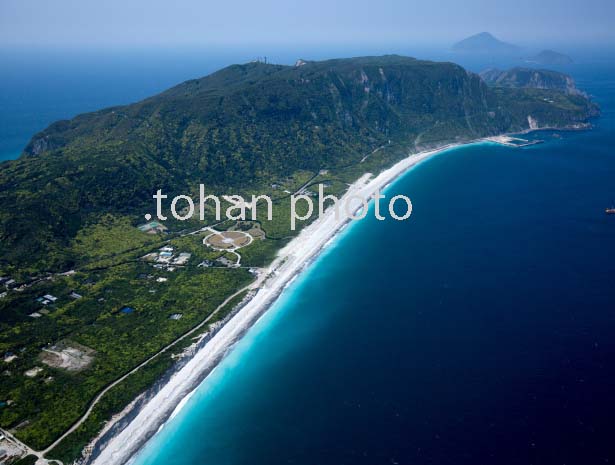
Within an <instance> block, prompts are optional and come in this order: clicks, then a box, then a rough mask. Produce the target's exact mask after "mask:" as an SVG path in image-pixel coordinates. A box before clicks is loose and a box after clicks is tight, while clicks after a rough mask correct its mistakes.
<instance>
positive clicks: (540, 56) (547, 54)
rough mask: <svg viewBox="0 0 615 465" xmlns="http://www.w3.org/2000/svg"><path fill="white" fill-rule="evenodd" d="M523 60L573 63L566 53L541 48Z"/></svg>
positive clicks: (542, 63)
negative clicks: (538, 51)
mask: <svg viewBox="0 0 615 465" xmlns="http://www.w3.org/2000/svg"><path fill="white" fill-rule="evenodd" d="M525 61H526V62H528V63H536V64H539V65H569V64H572V63H574V62H573V61H572V58H570V57H569V56H568V55H564V54H563V53H559V52H555V51H553V50H543V51H542V52H540V53H537V54H536V55H534V56H531V57H528V58H526V60H525Z"/></svg>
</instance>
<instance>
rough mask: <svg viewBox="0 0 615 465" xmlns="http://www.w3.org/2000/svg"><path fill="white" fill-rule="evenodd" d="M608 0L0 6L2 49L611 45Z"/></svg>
mask: <svg viewBox="0 0 615 465" xmlns="http://www.w3.org/2000/svg"><path fill="white" fill-rule="evenodd" d="M614 25H615V0H584V1H582V2H579V1H578V0H513V1H511V0H436V1H434V0H425V1H421V2H416V1H411V0H310V1H302V2H297V1H292V0H287V1H282V0H218V1H209V0H205V1H203V0H202V1H197V0H175V1H174V0H98V1H92V0H0V46H7V45H12V44H28V45H62V46H64V45H72V46H92V45H93V46H117V45H128V46H131V45H132V46H142V45H163V44H164V45H169V46H174V45H186V44H190V45H205V44H238V45H245V44H255V43H275V44H285V45H286V44H287V45H292V44H293V43H302V44H333V43H335V44H344V43H370V42H371V43H402V42H410V41H411V42H413V43H416V44H429V43H434V44H444V43H450V42H453V41H456V40H458V39H461V38H463V37H465V36H467V35H470V34H473V33H476V32H481V31H490V32H492V33H494V34H495V35H496V36H497V37H499V38H501V39H502V40H508V41H514V42H517V43H520V44H532V43H535V42H538V41H540V42H542V43H544V44H545V45H548V44H549V43H553V44H557V43H562V42H563V43H566V42H567V43H572V42H583V43H592V42H599V41H607V42H610V43H615V27H614Z"/></svg>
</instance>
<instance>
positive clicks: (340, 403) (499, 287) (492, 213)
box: [1, 61, 615, 465]
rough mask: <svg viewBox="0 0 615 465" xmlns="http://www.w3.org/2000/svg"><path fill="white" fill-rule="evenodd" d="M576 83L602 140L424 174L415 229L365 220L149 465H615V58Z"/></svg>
mask: <svg viewBox="0 0 615 465" xmlns="http://www.w3.org/2000/svg"><path fill="white" fill-rule="evenodd" d="M477 66H478V65H477ZM184 71H185V72H186V73H187V72H188V71H190V70H184ZM570 72H571V73H572V74H573V75H574V77H575V78H576V79H577V82H578V84H579V86H580V87H581V88H583V89H584V90H586V91H587V92H589V93H590V94H592V95H593V96H594V98H595V100H596V101H597V102H598V103H599V104H600V105H601V107H602V111H603V115H602V117H601V118H600V119H598V120H597V121H595V128H594V129H593V130H591V131H584V132H555V133H554V132H545V133H537V134H535V135H534V136H533V137H537V138H540V139H543V140H545V143H544V144H541V145H535V146H532V147H528V148H524V149H512V148H506V147H501V146H496V145H492V144H486V143H483V144H476V145H471V146H466V147H463V148H459V149H454V150H450V151H448V152H445V153H444V154H441V155H439V156H437V157H434V158H432V159H430V160H428V161H426V162H424V163H422V164H420V165H418V166H417V167H416V168H414V169H413V170H411V171H410V172H408V173H407V174H406V175H405V176H404V177H403V178H401V179H399V180H398V181H397V182H395V183H394V184H392V185H391V186H390V187H389V188H388V190H387V192H386V194H387V196H388V197H390V196H392V195H395V194H405V195H407V196H409V197H410V198H411V199H412V201H413V206H414V210H413V214H412V216H411V218H410V219H409V220H408V221H405V222H397V221H393V220H389V221H386V222H378V221H376V220H374V219H373V216H372V215H368V216H367V218H366V219H365V220H363V221H357V222H354V223H353V224H352V225H351V226H350V227H348V228H346V229H345V230H344V232H343V233H342V235H341V236H340V237H339V238H338V239H337V240H336V241H335V242H334V243H333V244H332V245H331V246H329V247H328V248H327V249H326V251H325V252H324V253H323V254H322V255H321V256H320V258H319V259H318V260H316V261H315V262H314V263H313V264H312V265H311V266H310V267H309V269H308V270H307V271H306V272H305V273H303V274H302V275H301V276H300V277H299V278H298V279H297V280H295V281H294V282H293V284H292V285H291V286H290V287H289V288H287V290H286V291H285V292H284V293H283V295H282V296H281V298H280V299H279V300H278V301H277V302H276V304H274V306H273V308H272V309H271V310H270V311H269V312H268V313H267V314H266V315H265V316H264V317H263V318H262V319H261V320H260V321H259V322H258V323H257V324H256V325H255V326H254V327H253V328H252V329H251V330H250V331H249V332H248V334H247V335H246V337H245V338H244V339H242V340H241V341H240V342H239V343H238V344H237V345H236V346H235V347H234V349H233V350H232V351H231V352H230V353H229V355H228V356H227V357H226V358H225V360H224V361H223V362H222V363H221V364H220V365H219V366H218V368H217V369H216V370H215V371H214V372H213V373H212V374H211V375H210V376H209V377H208V378H207V379H206V380H205V381H204V382H203V383H202V384H201V386H200V387H199V388H198V389H197V390H196V392H195V393H194V395H193V396H192V397H191V399H190V400H189V401H188V402H187V404H186V406H185V407H184V408H183V409H182V410H181V411H180V412H179V414H178V415H177V416H176V417H175V418H174V419H173V420H171V421H169V422H167V424H166V425H165V427H164V428H163V429H162V430H161V431H160V432H159V433H158V434H157V435H156V436H155V437H154V438H153V439H152V440H151V441H150V442H149V443H148V444H147V445H146V447H145V448H144V449H143V450H142V452H141V453H140V454H139V455H138V457H137V458H136V460H135V464H138V465H169V464H173V465H189V464H190V465H192V464H204V465H209V464H211V465H231V464H232V465H235V464H242V465H243V464H249V465H274V464H296V465H315V464H323V465H325V464H326V465H328V464H331V465H333V464H335V465H339V464H350V465H354V464H366V465H379V464H383V465H384V464H393V465H395V464H437V465H445V464H451V465H453V464H454V465H460V464H468V465H478V464H525V465H528V464H536V465H539V464H566V465H571V464H579V465H589V464H592V465H593V464H605V463H612V462H613V461H614V460H615V446H613V444H614V440H613V438H614V434H615V427H614V424H615V420H614V415H615V395H614V394H613V393H614V392H615V217H614V216H607V215H605V212H604V209H605V208H606V207H609V206H611V205H612V204H613V203H614V202H615V150H613V146H614V144H615V65H613V64H610V63H609V62H608V61H606V62H605V61H602V62H596V63H585V64H583V65H578V66H575V67H573V69H571V70H570ZM163 74H164V73H163ZM171 74H172V73H171ZM197 75H198V74H197ZM167 77H168V79H171V77H172V76H167ZM187 77H194V76H186V78H187ZM165 79H166V78H165ZM135 82H136V81H135ZM162 84H165V85H166V83H162V81H156V82H153V83H152V86H151V88H148V89H150V90H156V91H157V90H162V89H157V88H156V87H157V86H161V85H162ZM100 85H101V86H102V88H103V89H107V87H105V85H104V84H100ZM83 92H84V93H85V92H86V91H85V90H84V91H83ZM105 92H106V93H105ZM105 92H103V93H105V95H107V96H108V95H110V94H111V93H112V91H111V90H110V89H107V90H106V91H105ZM118 92H119V91H118ZM122 96H123V97H122ZM103 97H104V96H101V99H102V98H103ZM120 97H122V98H124V99H125V100H126V101H130V100H131V99H132V100H137V99H138V98H140V97H141V95H137V94H136V93H135V94H130V95H129V94H126V95H124V94H121V93H119V94H117V97H111V98H109V100H113V98H116V100H118V99H119V100H118V101H113V102H108V103H109V104H111V103H121V101H120V100H121V99H120ZM105 98H107V97H105ZM103 100H104V99H103ZM50 108H51V107H50ZM75 108H77V107H75ZM83 110H84V109H80V110H78V111H83ZM50 111H51V110H50ZM67 116H70V115H67ZM1 117H2V118H6V117H7V115H6V114H4V113H3V115H2V116H1ZM3 137H4V135H3ZM26 140H27V138H26ZM9 146H10V144H8V145H5V146H4V147H9Z"/></svg>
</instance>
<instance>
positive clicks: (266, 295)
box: [92, 144, 461, 465]
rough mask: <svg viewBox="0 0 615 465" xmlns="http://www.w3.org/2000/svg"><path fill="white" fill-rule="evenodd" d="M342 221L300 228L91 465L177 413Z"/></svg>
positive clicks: (370, 187) (363, 186)
mask: <svg viewBox="0 0 615 465" xmlns="http://www.w3.org/2000/svg"><path fill="white" fill-rule="evenodd" d="M458 145H461V144H450V145H447V146H444V147H441V148H438V149H435V150H430V151H425V152H420V153H417V154H414V155H411V156H409V157H407V158H405V159H403V160H402V161H400V162H398V163H397V164H395V165H394V166H393V167H391V168H389V169H387V170H386V171H383V172H382V173H381V174H379V175H378V176H377V177H375V178H373V179H372V178H371V175H368V174H366V175H364V176H362V177H361V178H360V179H359V180H357V181H356V182H355V183H353V184H352V185H351V186H350V188H349V189H348V191H347V192H346V194H345V195H344V197H343V198H342V201H344V200H346V199H347V198H349V197H351V196H360V197H362V198H369V197H370V196H371V195H372V194H373V193H374V192H375V191H377V190H383V189H384V187H385V186H387V185H388V184H390V183H391V182H392V181H393V180H395V179H396V178H398V177H399V176H401V175H402V174H403V173H405V172H406V171H407V170H408V169H410V168H411V167H413V166H414V165H416V164H417V163H419V162H421V161H423V160H425V159H427V158H429V157H431V156H433V155H435V154H437V153H441V152H443V151H445V150H447V149H450V148H454V147H456V146H458ZM387 198H388V197H387ZM348 221H349V220H348V219H347V218H345V217H344V216H343V215H341V218H339V219H337V218H336V217H335V214H334V209H333V208H329V209H328V210H327V211H326V212H325V214H324V215H323V216H322V217H321V218H319V219H317V220H316V221H314V222H313V223H312V224H311V225H309V226H308V227H306V228H305V229H304V230H303V231H301V233H300V234H299V236H298V237H297V238H295V239H294V240H293V241H292V242H291V243H289V244H288V245H287V246H286V247H284V248H283V249H282V250H281V251H280V252H279V254H278V257H277V258H276V260H275V261H274V262H273V263H272V264H271V265H270V266H269V268H268V269H267V270H266V272H265V273H263V275H261V277H260V278H259V279H258V280H257V281H256V283H255V287H256V286H260V288H259V290H258V292H257V293H256V295H255V296H254V297H253V298H252V299H251V300H250V301H249V302H248V303H247V304H246V305H245V306H244V307H243V308H242V309H241V310H240V311H239V312H238V313H237V314H236V315H235V316H234V317H233V318H232V319H231V320H230V321H229V322H228V323H227V324H226V325H225V326H224V327H223V328H222V329H220V331H219V332H218V333H217V334H215V335H214V336H213V337H212V338H211V340H209V341H208V342H207V344H206V345H205V346H204V347H203V348H202V349H201V350H199V351H198V352H197V353H196V354H195V355H194V356H193V357H192V358H191V359H190V360H189V361H188V362H187V363H186V365H185V366H184V367H183V368H181V369H180V370H179V371H178V372H177V373H175V374H174V375H173V376H172V377H171V379H170V380H169V381H168V382H167V383H166V385H164V386H163V387H162V389H161V390H160V391H159V392H158V393H157V394H156V395H155V396H153V397H152V398H151V399H150V400H149V401H148V402H147V403H146V404H145V405H144V406H143V407H142V408H141V409H140V411H139V412H138V413H137V415H136V417H135V418H134V419H133V420H132V421H131V422H130V423H129V424H128V426H126V427H125V428H124V429H123V430H122V431H121V432H120V433H118V434H117V435H115V436H114V437H113V438H112V439H111V440H109V442H108V443H107V444H106V445H105V447H104V448H103V450H102V451H101V452H100V454H99V455H98V456H97V457H96V458H95V459H94V461H93V462H92V463H93V464H96V465H120V464H124V463H126V462H127V461H128V460H129V459H130V458H131V457H132V456H133V455H134V454H135V453H136V452H137V451H138V450H139V448H141V447H142V446H143V444H144V442H145V441H146V440H147V439H148V438H150V437H151V436H152V435H153V434H155V432H156V431H157V430H158V429H159V428H160V426H161V425H162V424H163V423H164V422H165V421H166V420H167V419H168V418H169V417H170V416H171V415H172V414H173V412H175V413H177V411H178V410H176V409H177V408H178V406H179V407H180V408H181V407H182V406H183V405H185V400H184V399H186V397H187V396H188V395H189V394H190V393H191V391H192V390H193V389H194V386H195V383H197V382H198V381H199V380H201V379H202V378H203V377H204V376H206V374H207V373H209V372H210V371H211V370H212V369H213V368H214V367H215V365H216V364H217V363H219V361H220V360H221V358H222V357H223V356H224V354H225V353H226V352H227V350H228V349H229V348H230V347H231V346H232V345H233V343H234V342H236V341H237V340H238V338H240V337H241V336H242V335H243V334H244V333H245V331H246V330H247V329H248V328H249V327H250V326H251V325H253V324H254V322H255V321H256V320H257V319H258V318H259V316H260V315H262V314H263V312H265V311H266V310H267V308H269V306H270V305H271V304H272V302H273V301H274V300H275V299H276V298H277V297H278V295H279V294H280V292H281V291H282V290H283V289H284V287H285V286H286V285H287V284H288V283H289V282H290V281H291V280H292V279H293V277H295V276H296V275H297V273H299V272H301V271H302V270H303V268H304V267H305V265H306V264H307V263H309V261H310V260H311V259H313V258H314V257H315V256H316V255H317V254H318V253H319V252H320V251H321V250H322V248H323V247H324V246H326V244H327V243H329V242H330V241H331V240H332V238H333V237H334V236H335V234H336V233H337V232H338V231H339V230H340V229H341V228H342V227H343V226H344V224H345V223H347V222H348Z"/></svg>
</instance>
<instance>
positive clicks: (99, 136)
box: [0, 56, 597, 463]
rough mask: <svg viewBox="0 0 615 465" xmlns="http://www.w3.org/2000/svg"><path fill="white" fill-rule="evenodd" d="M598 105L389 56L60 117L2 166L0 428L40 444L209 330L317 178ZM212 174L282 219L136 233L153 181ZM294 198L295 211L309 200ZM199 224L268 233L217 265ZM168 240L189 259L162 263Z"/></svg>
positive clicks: (177, 225)
mask: <svg viewBox="0 0 615 465" xmlns="http://www.w3.org/2000/svg"><path fill="white" fill-rule="evenodd" d="M596 111H597V109H596V107H595V106H594V105H593V104H592V103H591V102H589V100H588V99H587V98H586V97H585V96H583V95H581V94H570V93H564V92H559V91H557V90H544V89H533V88H528V89H526V88H523V89H517V88H503V87H496V88H490V87H487V86H486V85H485V84H484V83H483V81H482V80H481V79H480V78H479V77H478V76H476V75H473V74H471V73H467V72H466V71H465V70H464V69H463V68H461V67H459V66H457V65H454V64H451V63H432V62H426V61H419V60H414V59H411V58H405V57H399V56H386V57H366V58H356V59H344V60H330V61H326V62H312V63H307V64H305V65H303V66H300V67H291V66H277V65H265V64H262V63H250V64H247V65H236V66H231V67H228V68H226V69H223V70H221V71H219V72H217V73H214V74H212V75H210V76H207V77H205V78H202V79H197V80H192V81H188V82H185V83H183V84H181V85H179V86H177V87H174V88H172V89H170V90H168V91H166V92H164V93H162V94H160V95H157V96H154V97H152V98H149V99H146V100H144V101H142V102H139V103H136V104H133V105H128V106H123V107H115V108H109V109H105V110H101V111H98V112H94V113H89V114H85V115H80V116H77V117H76V118H74V119H72V120H70V121H60V122H57V123H54V124H53V125H51V126H50V127H49V128H48V129H46V130H45V131H43V132H41V133H39V134H37V135H36V136H35V137H34V138H33V139H32V141H31V142H30V144H29V145H28V147H27V148H26V150H25V153H24V155H23V156H22V157H21V158H20V159H18V160H14V161H9V162H5V163H3V164H2V165H0V271H1V272H0V276H10V277H12V278H14V279H16V280H17V281H18V283H17V284H18V285H20V284H23V286H21V287H18V290H15V289H14V290H11V291H10V292H8V294H7V295H6V296H4V297H3V298H0V356H2V357H4V356H5V355H6V356H7V358H6V360H7V361H0V364H2V369H1V371H2V373H1V374H0V376H2V383H1V384H0V401H2V402H7V405H6V406H5V407H3V408H2V409H0V426H2V427H3V428H12V429H14V430H15V435H16V436H17V437H18V438H19V439H21V440H23V441H24V442H26V443H27V444H28V445H30V446H31V447H33V448H35V449H43V448H45V447H47V446H48V445H49V444H51V443H52V442H53V441H54V440H56V439H57V438H58V437H59V436H60V435H61V434H62V433H63V432H65V431H66V430H67V429H68V428H69V427H70V426H71V425H72V424H73V423H74V422H75V421H76V420H78V419H79V418H80V417H81V416H82V415H83V413H84V412H85V411H86V409H87V407H88V405H90V403H91V402H92V399H93V398H94V397H95V396H96V395H97V394H98V393H100V392H101V391H102V390H103V389H104V388H105V387H107V386H109V384H111V383H112V382H114V381H115V380H117V379H118V378H120V377H122V376H123V375H124V374H126V373H127V372H129V371H130V370H131V369H132V368H134V367H135V366H137V365H139V364H140V363H141V362H143V361H144V360H147V359H148V358H150V357H152V356H153V355H154V354H156V353H157V352H158V351H159V350H160V349H161V348H163V347H165V346H166V345H168V344H170V343H172V342H173V341H175V340H176V339H177V338H178V337H180V336H181V335H183V334H185V333H186V332H187V331H189V330H190V329H192V328H194V327H195V326H196V325H198V324H199V323H201V322H203V320H204V319H205V318H207V317H208V316H210V315H211V314H212V312H213V311H214V310H215V309H216V308H217V307H218V306H219V305H220V304H221V303H222V302H224V300H225V299H226V298H228V296H229V295H232V294H233V293H235V292H237V291H238V290H240V289H243V288H244V287H245V286H246V285H248V284H249V283H250V282H252V280H253V279H254V276H253V274H252V273H251V272H250V270H249V269H248V268H250V267H263V266H266V265H267V264H268V263H270V262H271V261H272V260H273V258H274V257H275V254H276V252H277V251H278V250H279V249H280V248H281V247H282V246H284V245H285V244H287V243H288V241H289V240H290V239H291V238H292V237H294V236H296V235H297V234H298V233H299V230H296V231H291V230H290V215H289V209H290V195H291V193H295V192H298V191H300V192H304V193H306V194H307V195H314V193H315V192H317V184H318V183H323V184H326V190H325V192H326V193H327V194H333V195H337V196H341V195H342V194H343V193H344V191H345V190H346V188H347V185H348V183H350V182H352V181H354V180H356V179H357V178H358V177H359V176H361V175H363V174H365V173H366V172H371V173H378V172H380V171H381V170H383V169H385V168H386V167H388V166H390V165H391V164H393V163H394V162H395V161H398V160H399V159H401V158H403V157H405V156H406V155H407V154H408V153H409V152H412V151H417V150H420V149H424V148H429V147H432V146H436V145H441V144H443V143H445V142H451V141H462V140H469V139H474V138H477V137H481V136H487V135H493V134H498V133H502V132H513V131H520V130H524V129H527V128H528V124H529V123H528V116H530V115H531V116H532V118H533V119H534V120H536V121H537V122H538V124H540V125H541V126H567V125H571V124H577V123H581V122H584V121H586V120H587V118H589V117H591V116H593V115H595V114H596ZM200 183H203V184H204V185H205V187H206V193H211V194H215V195H218V196H220V195H223V194H231V193H237V194H242V195H246V196H249V195H251V194H268V195H270V196H271V198H272V199H273V220H272V221H268V220H267V219H266V214H265V208H264V206H263V205H261V204H259V207H258V218H257V220H256V221H255V222H252V221H246V222H240V223H237V222H236V221H219V222H217V221H216V220H215V219H214V215H213V210H211V209H209V210H208V211H207V215H206V221H205V224H204V223H203V222H200V221H197V219H196V218H193V219H191V220H190V221H186V222H179V221H175V220H169V221H166V222H165V226H166V227H167V228H168V233H160V234H146V233H144V232H141V231H139V230H138V229H137V228H136V226H137V225H139V224H141V223H143V215H144V214H145V213H148V212H149V213H154V211H153V207H154V202H153V200H152V197H151V196H152V194H153V193H154V192H155V191H156V190H157V189H162V190H163V191H164V192H165V193H166V194H168V195H169V196H173V195H177V194H180V193H182V194H192V196H193V197H194V198H198V185H199V184H200ZM166 207H167V211H168V204H167V205H166ZM297 207H298V213H300V214H301V213H303V211H302V209H305V208H306V205H305V203H304V202H300V203H298V204H297ZM306 223H307V222H302V223H301V224H300V226H304V225H305V224H306ZM205 225H208V226H214V225H215V227H216V229H218V230H227V229H239V230H250V228H257V229H256V232H257V233H258V237H257V238H255V239H254V241H253V242H252V243H251V244H250V245H249V246H246V247H244V248H242V249H240V250H239V251H238V253H239V254H240V255H241V267H226V266H225V265H224V264H223V263H221V262H216V260H217V259H219V258H221V257H226V258H228V259H229V260H230V261H231V263H236V261H237V256H236V255H235V254H233V253H230V252H225V251H215V250H212V249H209V248H207V247H205V246H204V245H203V238H204V237H205V236H206V235H207V234H209V232H207V231H200V228H202V227H203V226H205ZM163 246H168V247H173V248H174V251H175V252H177V253H189V254H191V256H190V259H189V260H188V261H187V263H185V264H182V265H178V266H173V267H170V266H168V267H163V266H158V267H156V265H157V263H156V261H155V260H156V259H157V258H156V257H158V255H157V252H158V250H159V249H160V248H161V247H163ZM175 252H174V253H175ZM145 256H148V257H150V258H149V259H144V257H145ZM152 257H153V258H152ZM148 260H149V261H148ZM171 268H174V270H173V271H171ZM67 272H68V273H67ZM46 295H51V296H53V297H54V299H55V300H54V299H48V298H45V297H44V296H46ZM241 297H242V295H239V296H238V297H236V298H234V299H233V300H232V302H231V303H229V304H227V305H225V307H224V308H223V309H221V310H220V311H219V312H218V313H216V315H215V317H213V318H212V320H211V321H210V323H213V322H214V321H218V320H219V319H222V318H224V316H225V315H227V314H228V313H229V312H230V311H231V309H232V308H233V305H234V304H236V303H238V302H239V301H240V300H241ZM56 298H57V299H56ZM176 314H181V318H179V319H171V318H170V316H171V315H176ZM187 339H189V338H187ZM60 342H62V343H63V344H69V345H70V344H71V343H72V344H74V345H75V346H78V347H81V346H83V347H85V348H88V349H91V350H92V351H93V352H92V354H93V360H92V362H91V364H89V365H88V366H86V367H82V368H80V369H78V370H77V369H68V368H66V367H57V366H56V367H54V366H53V365H52V364H51V365H50V364H49V363H44V361H43V359H41V352H42V350H43V349H48V350H51V349H53V347H54V346H55V345H57V344H58V343H60ZM189 343H190V341H189V340H182V341H181V342H180V343H179V344H177V347H175V346H174V347H173V350H172V351H173V352H174V353H177V352H180V351H181V349H182V348H183V347H185V344H189ZM53 350H55V349H53ZM170 355H171V354H170V353H166V352H165V353H164V354H162V355H159V356H157V357H155V358H154V359H153V360H152V361H151V362H150V363H149V364H147V365H146V366H145V367H143V368H142V369H140V370H138V371H137V372H136V373H134V374H132V375H131V376H129V377H128V378H127V379H126V380H124V381H123V382H122V383H120V384H119V385H117V386H116V387H114V388H113V389H111V390H110V391H109V392H108V393H107V394H106V395H105V396H103V398H102V400H101V402H100V403H98V404H97V405H96V406H95V408H94V410H93V413H92V415H91V416H90V417H88V419H87V421H86V422H84V423H83V424H82V425H81V427H80V428H78V430H77V431H75V432H74V433H73V434H71V435H70V436H69V437H67V438H66V439H65V440H64V441H62V442H61V443H60V444H59V445H58V446H57V447H56V448H55V449H54V450H53V451H52V453H51V454H50V456H51V457H52V458H57V459H60V460H62V461H63V462H64V463H68V462H70V460H72V459H74V458H75V457H77V456H78V455H79V453H80V450H81V449H82V447H83V446H84V445H85V444H86V443H87V442H88V441H89V440H90V439H91V438H92V436H94V435H95V434H96V432H98V431H99V430H100V428H101V426H102V424H103V422H104V421H105V420H107V419H108V418H109V417H110V416H111V415H112V414H114V413H117V412H119V411H121V410H122V409H123V408H124V407H125V406H126V405H127V404H128V403H129V402H130V401H131V400H132V399H134V397H135V396H136V395H138V394H139V393H141V392H143V391H144V390H146V389H147V388H148V387H149V386H151V385H152V384H153V383H154V382H155V381H156V380H157V379H159V378H160V377H161V375H162V374H163V373H165V372H166V371H167V370H168V368H169V367H170V366H171V365H172V363H173V362H172V359H171V357H170ZM36 367H38V368H39V370H35V371H31V370H32V369H34V368H36ZM8 401H10V402H8Z"/></svg>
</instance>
